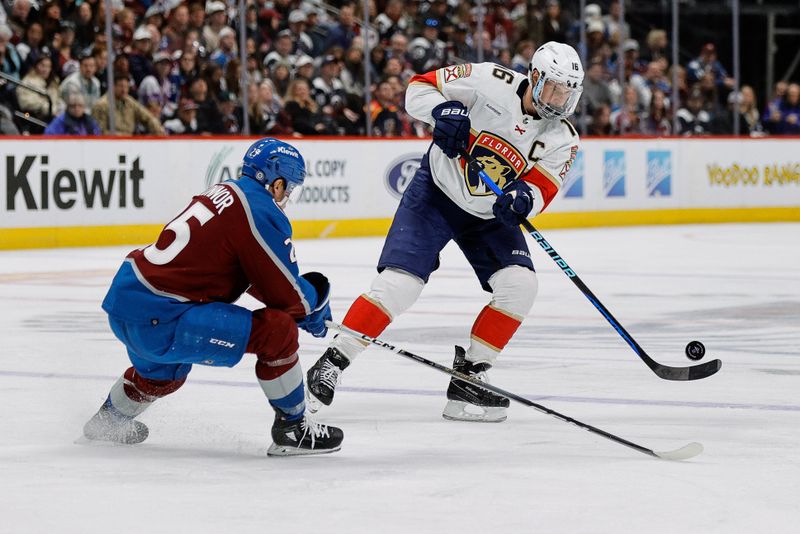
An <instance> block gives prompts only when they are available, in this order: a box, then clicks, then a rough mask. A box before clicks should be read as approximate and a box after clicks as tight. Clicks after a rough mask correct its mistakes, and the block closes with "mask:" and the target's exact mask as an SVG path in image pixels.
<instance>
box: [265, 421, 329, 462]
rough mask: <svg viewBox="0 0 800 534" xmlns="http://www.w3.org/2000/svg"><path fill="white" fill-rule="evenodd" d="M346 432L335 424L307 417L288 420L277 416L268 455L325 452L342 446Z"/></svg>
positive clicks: (298, 454) (297, 454)
mask: <svg viewBox="0 0 800 534" xmlns="http://www.w3.org/2000/svg"><path fill="white" fill-rule="evenodd" d="M342 439H344V432H342V429H341V428H337V427H335V426H328V425H323V424H321V423H316V422H314V421H312V420H310V419H308V418H307V417H303V418H302V419H297V420H295V421H287V420H286V419H284V418H282V417H281V416H279V415H276V416H275V423H274V424H273V425H272V441H273V443H272V445H270V447H269V450H268V451H267V455H268V456H300V455H304V454H325V453H329V452H336V451H338V450H339V449H341V448H342Z"/></svg>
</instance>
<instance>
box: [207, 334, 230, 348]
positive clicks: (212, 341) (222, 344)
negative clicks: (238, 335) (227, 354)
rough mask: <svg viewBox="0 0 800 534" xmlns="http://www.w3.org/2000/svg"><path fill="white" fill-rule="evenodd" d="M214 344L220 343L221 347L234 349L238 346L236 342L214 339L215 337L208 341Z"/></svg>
mask: <svg viewBox="0 0 800 534" xmlns="http://www.w3.org/2000/svg"><path fill="white" fill-rule="evenodd" d="M208 342H209V343H211V344H212V345H219V346H220V347H225V348H226V349H232V348H233V347H235V346H236V343H231V342H229V341H223V340H221V339H214V338H213V337H212V338H211V339H210V340H209V341H208Z"/></svg>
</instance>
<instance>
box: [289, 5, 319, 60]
mask: <svg viewBox="0 0 800 534" xmlns="http://www.w3.org/2000/svg"><path fill="white" fill-rule="evenodd" d="M307 21H308V16H307V15H306V14H305V12H304V11H303V10H301V9H295V10H293V11H292V12H291V13H289V28H288V29H289V32H290V33H291V37H292V42H293V47H292V54H294V55H300V54H306V55H310V54H313V53H314V41H312V40H311V36H310V35H308V34H307V33H306V31H305V30H306V22H307Z"/></svg>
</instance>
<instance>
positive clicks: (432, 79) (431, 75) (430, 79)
mask: <svg viewBox="0 0 800 534" xmlns="http://www.w3.org/2000/svg"><path fill="white" fill-rule="evenodd" d="M414 83H421V84H427V85H431V86H433V87H435V88H436V89H438V90H439V91H441V90H442V85H441V83H439V71H438V70H432V71H430V72H426V73H425V74H415V75H414V77H413V78H411V80H410V81H409V82H408V84H409V85H411V84H414Z"/></svg>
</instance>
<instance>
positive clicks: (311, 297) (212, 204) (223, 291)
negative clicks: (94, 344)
mask: <svg viewBox="0 0 800 534" xmlns="http://www.w3.org/2000/svg"><path fill="white" fill-rule="evenodd" d="M304 179H305V162H304V160H303V157H302V156H301V155H300V153H299V152H298V151H297V149H296V148H294V147H293V146H291V145H289V144H287V143H284V142H282V141H278V140H276V139H270V138H265V139H261V140H259V141H257V142H255V143H254V144H253V145H252V146H251V147H250V148H249V149H248V151H247V153H246V154H245V156H244V159H243V162H242V176H241V177H240V178H239V179H237V180H228V181H225V182H222V183H220V184H217V185H215V186H213V187H212V188H210V189H209V190H208V191H206V192H204V193H202V194H200V195H197V196H195V197H194V198H193V199H192V201H191V202H190V203H189V205H188V206H187V208H186V209H185V210H184V211H183V212H181V213H180V215H178V216H177V217H176V218H175V219H173V220H172V221H171V222H170V223H169V224H167V225H166V226H165V227H164V229H163V230H162V231H161V234H160V235H159V237H158V239H157V240H156V242H155V243H153V244H151V245H148V246H146V247H143V248H140V249H137V250H134V251H133V252H131V253H130V254H128V257H127V258H126V259H125V261H124V262H123V264H122V267H120V269H119V271H118V272H117V274H116V276H115V277H114V280H113V282H112V284H111V288H110V289H109V291H108V294H107V295H106V298H105V300H104V301H103V309H104V310H105V311H106V312H107V313H108V316H109V323H110V324H111V329H112V331H113V332H114V334H115V335H116V336H117V337H118V338H119V339H120V341H122V342H123V343H124V344H125V346H126V348H127V352H128V357H129V358H130V360H131V363H132V364H133V365H132V366H131V367H130V368H129V369H128V370H127V371H125V373H124V374H123V375H122V377H120V379H119V380H117V382H116V383H115V384H114V386H113V387H112V388H111V392H110V393H109V395H108V397H107V399H106V401H105V403H104V404H103V406H102V407H101V408H100V410H99V411H98V412H97V414H95V416H94V417H92V419H91V420H90V421H89V422H87V423H86V425H85V427H84V435H85V436H86V437H87V438H88V439H92V440H104V441H115V442H120V443H139V442H141V441H144V439H146V438H147V435H148V429H147V427H146V426H145V425H144V424H143V423H141V422H140V421H137V420H136V419H135V417H136V416H138V415H139V414H141V413H142V412H143V411H144V410H145V409H147V407H148V406H150V404H152V403H153V402H154V401H156V400H157V399H159V398H161V397H163V396H165V395H169V394H170V393H173V392H175V391H176V390H178V389H179V388H180V387H181V386H182V385H183V383H184V382H185V381H186V377H187V375H188V374H189V371H190V370H191V368H192V365H193V364H200V365H211V366H222V367H233V366H234V365H236V364H237V363H239V361H240V360H241V359H242V357H243V356H244V354H245V353H253V354H255V355H256V363H255V372H256V376H257V377H258V382H259V384H260V385H261V388H262V389H263V391H264V394H265V395H266V396H267V399H268V400H269V403H270V404H271V405H272V408H273V409H274V410H275V421H274V424H273V427H272V439H273V443H272V445H271V446H270V448H269V451H268V454H270V455H278V456H288V455H297V454H317V453H324V452H333V451H336V450H339V448H340V444H341V441H342V438H343V433H342V431H341V430H340V429H338V428H336V427H332V426H326V425H322V424H319V423H315V422H313V421H311V420H309V419H308V418H307V417H306V416H305V401H304V396H305V395H304V391H303V372H302V369H301V368H300V362H299V360H298V357H297V350H298V341H297V339H298V336H297V328H298V326H299V327H300V328H303V329H304V330H306V331H308V332H310V333H311V334H312V335H314V336H316V337H324V336H325V334H326V333H327V327H326V326H325V320H326V319H330V318H331V313H330V307H329V306H328V293H329V289H330V288H329V284H328V280H327V279H326V278H325V276H323V275H322V274H320V273H313V272H312V273H306V274H304V275H302V276H301V275H300V274H299V270H298V267H297V260H296V259H295V253H294V248H293V246H292V239H291V237H292V227H291V224H290V223H289V219H288V218H287V217H286V215H285V214H284V212H283V206H284V205H285V203H286V202H287V200H288V199H289V197H290V195H291V194H292V192H293V191H297V190H299V186H301V185H302V183H303V180H304ZM248 290H249V292H250V293H251V294H252V295H253V296H254V297H256V298H257V299H259V300H260V301H261V302H263V303H264V304H265V305H266V307H264V308H261V309H259V310H256V311H254V312H251V311H249V310H247V309H245V308H243V307H240V306H236V305H234V304H232V303H233V302H234V301H235V300H236V299H238V298H239V297H240V296H241V295H242V293H244V292H245V291H248Z"/></svg>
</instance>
